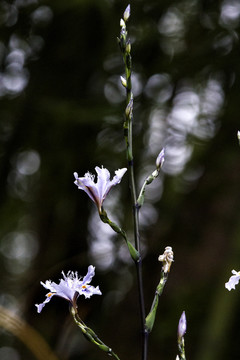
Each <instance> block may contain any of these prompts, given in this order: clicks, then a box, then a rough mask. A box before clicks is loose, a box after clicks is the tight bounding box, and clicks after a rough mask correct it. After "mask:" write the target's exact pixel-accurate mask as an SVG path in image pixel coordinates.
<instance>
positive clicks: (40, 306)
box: [35, 293, 56, 313]
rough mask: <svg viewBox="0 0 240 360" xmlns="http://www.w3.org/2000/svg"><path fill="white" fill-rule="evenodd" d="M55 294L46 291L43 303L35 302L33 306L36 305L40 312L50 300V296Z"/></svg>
mask: <svg viewBox="0 0 240 360" xmlns="http://www.w3.org/2000/svg"><path fill="white" fill-rule="evenodd" d="M54 295H56V294H55V293H48V294H47V295H46V299H45V301H44V302H43V303H41V304H35V306H36V307H37V312H38V313H40V312H41V311H42V309H43V308H44V306H45V305H46V304H47V303H48V302H49V301H50V300H51V298H52V297H53V296H54Z"/></svg>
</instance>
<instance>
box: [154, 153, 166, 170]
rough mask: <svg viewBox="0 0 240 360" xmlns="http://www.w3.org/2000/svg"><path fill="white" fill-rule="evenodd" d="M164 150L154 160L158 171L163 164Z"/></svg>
mask: <svg viewBox="0 0 240 360" xmlns="http://www.w3.org/2000/svg"><path fill="white" fill-rule="evenodd" d="M164 156H165V149H164V148H163V149H162V150H161V151H160V153H159V154H158V157H157V159H156V167H157V169H158V170H159V169H160V167H161V166H162V165H163V163H164Z"/></svg>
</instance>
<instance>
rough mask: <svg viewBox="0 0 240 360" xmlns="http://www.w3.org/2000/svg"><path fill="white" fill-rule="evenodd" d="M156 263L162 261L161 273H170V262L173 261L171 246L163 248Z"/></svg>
mask: <svg viewBox="0 0 240 360" xmlns="http://www.w3.org/2000/svg"><path fill="white" fill-rule="evenodd" d="M158 261H162V263H163V266H162V268H163V271H164V272H165V273H168V272H169V271H170V268H171V265H172V262H173V261H174V260H173V251H172V248H171V246H167V247H166V248H165V251H164V253H163V254H162V255H160V256H159V257H158Z"/></svg>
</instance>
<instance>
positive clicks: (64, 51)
mask: <svg viewBox="0 0 240 360" xmlns="http://www.w3.org/2000/svg"><path fill="white" fill-rule="evenodd" d="M127 4H128V3H127V2H126V1H120V0H116V1H114V0H102V1H99V0H88V1H84V0H68V1H63V0H58V1H37V0H15V1H6V0H2V1H1V2H0V26H1V28H0V102H1V105H0V128H1V130H0V156H1V158H0V273H1V277H0V288H1V293H0V304H1V308H0V310H1V311H0V315H1V317H0V325H1V332H0V334H1V335H0V358H1V359H2V360H6V359H11V360H22V359H24V360H28V359H35V358H37V357H35V355H34V349H35V352H36V353H37V354H38V358H39V359H43V358H45V359H46V358H49V359H50V355H48V356H46V355H45V351H47V350H46V349H45V346H47V345H46V344H45V343H43V341H45V342H46V343H47V344H48V345H49V346H50V348H51V350H52V351H53V352H54V353H55V355H56V357H57V358H58V359H62V360H67V359H69V360H74V359H79V358H81V359H83V360H84V359H88V360H90V359H104V358H106V355H105V354H104V353H101V352H99V350H98V349H95V348H94V347H93V345H91V344H89V343H87V341H86V340H85V339H84V338H83V337H82V335H81V333H80V331H79V329H78V328H77V327H76V326H75V324H73V322H72V319H71V318H70V315H69V312H68V304H67V303H66V302H64V300H62V299H60V298H54V299H53V300H52V301H51V303H50V304H49V305H48V306H47V307H46V308H44V310H43V312H42V313H41V314H40V315H39V314H37V313H36V308H35V306H34V304H35V303H39V302H41V301H43V300H44V298H45V293H46V292H45V291H44V289H43V288H42V287H41V285H40V283H39V282H40V280H43V281H45V280H47V279H52V280H55V281H56V280H58V279H59V277H60V273H61V271H62V270H64V271H68V270H69V269H70V270H74V271H75V270H76V271H78V272H79V274H82V275H85V274H86V271H87V267H88V265H89V264H93V265H94V266H96V276H95V278H94V281H93V284H94V285H99V286H100V289H101V290H102V292H103V296H101V297H100V296H95V297H93V298H91V299H90V300H84V298H83V299H82V298H80V299H79V309H80V314H81V316H82V318H83V319H84V320H85V322H86V323H87V324H89V326H92V327H93V328H94V329H95V331H96V332H97V333H98V334H99V336H100V337H101V338H102V339H103V340H104V341H105V342H106V343H107V344H109V345H110V346H112V348H113V349H114V351H115V352H117V354H118V355H119V357H120V358H121V359H128V360H131V359H137V358H139V352H140V350H139V349H140V346H139V338H140V335H139V318H138V316H139V314H138V303H137V295H136V291H137V289H136V281H135V280H136V279H135V268H134V266H133V264H132V262H131V260H130V259H129V255H128V253H127V251H126V249H125V247H124V244H122V240H121V239H119V238H118V237H117V236H115V235H114V234H112V232H111V231H110V229H108V228H107V226H104V225H103V224H102V223H100V221H99V219H98V216H97V211H96V208H95V206H94V204H93V203H92V202H91V200H90V199H88V197H87V195H86V194H84V193H83V192H81V191H79V190H78V189H77V187H76V186H75V185H74V184H73V172H74V171H77V172H78V173H79V174H80V175H83V174H84V173H85V172H87V171H88V170H89V171H91V172H94V167H95V166H96V165H98V166H101V165H104V166H105V167H107V168H108V169H109V170H110V171H111V173H112V174H113V172H114V171H115V170H116V169H118V168H121V167H124V166H126V160H125V158H126V156H125V152H124V150H125V144H124V140H123V131H122V124H123V112H124V106H125V103H124V91H123V89H122V88H121V84H120V81H119V76H120V75H123V72H124V68H123V64H122V59H121V55H120V52H119V49H118V45H117V41H116V37H117V36H118V34H119V19H120V17H121V16H122V13H123V11H124V9H125V7H126V6H127ZM131 7H132V14H131V21H130V23H129V33H130V37H131V41H132V55H133V64H134V65H133V68H134V73H133V90H134V95H135V103H134V119H135V123H134V154H135V165H136V177H137V184H138V189H139V188H140V186H141V184H142V182H143V180H144V178H145V176H147V175H148V174H150V172H151V171H153V170H154V166H155V165H154V164H155V158H156V156H157V154H158V153H159V151H160V150H161V148H162V147H163V146H165V148H166V161H165V163H164V167H163V172H162V174H161V176H160V177H159V178H158V179H157V180H155V182H154V183H153V184H152V186H151V187H149V188H148V189H147V192H146V202H145V205H144V207H143V208H142V210H141V235H142V245H143V253H144V265H143V272H144V289H145V296H146V307H147V309H149V307H150V305H151V301H152V298H153V294H154V291H155V286H156V284H157V283H158V280H159V273H160V264H159V263H158V261H157V258H158V255H159V254H161V253H163V251H164V248H165V246H172V247H173V249H174V253H175V262H174V264H173V266H172V270H171V273H170V276H169V280H168V282H167V285H166V288H165V290H164V294H163V296H162V297H161V301H160V304H159V312H158V315H157V319H156V325H155V327H154V330H153V332H152V334H151V336H150V349H149V359H152V360H156V359H166V360H167V359H175V357H176V353H177V344H176V331H177V324H178V320H179V317H180V315H181V313H182V311H183V310H185V311H186V315H187V320H188V329H187V334H186V338H185V341H186V354H187V358H189V359H192V360H193V359H194V360H202V359H204V360H215V359H217V360H222V359H226V358H227V359H239V357H240V349H239V345H238V340H239V336H240V331H239V315H240V310H239V309H240V307H239V304H240V294H239V288H238V289H237V290H236V291H235V292H234V291H232V292H228V291H227V290H226V289H225V288H224V283H225V282H226V281H227V279H228V278H229V276H230V271H231V270H232V269H235V270H239V263H240V257H239V253H240V221H239V220H240V199H239V196H240V195H239V194H240V190H239V184H240V148H239V145H238V140H237V136H236V134H237V130H238V129H239V128H240V119H239V111H240V51H239V21H240V5H239V1H238V0H222V1H212V0H202V1H201V0H185V1H184V0H183V1H181V0H178V1H171V0H167V1H165V0H162V1H159V0H148V1H143V0H138V1H133V2H132V3H131ZM105 207H106V209H107V210H108V212H109V214H111V217H112V218H114V219H115V220H116V221H117V222H118V223H119V224H121V225H122V226H123V228H125V229H126V230H127V231H128V234H129V236H130V237H131V234H132V230H131V229H132V221H131V204H130V201H129V189H128V179H127V176H126V175H125V177H124V178H123V180H122V183H121V185H119V186H118V187H116V188H114V189H113V190H112V191H111V193H110V194H109V197H108V199H107V200H106V202H105ZM23 321H24V322H25V323H26V324H28V325H29V326H30V327H26V326H25V327H23ZM33 329H35V332H34V330H33ZM31 346H32V348H31Z"/></svg>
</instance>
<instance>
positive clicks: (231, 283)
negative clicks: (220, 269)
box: [225, 270, 240, 291]
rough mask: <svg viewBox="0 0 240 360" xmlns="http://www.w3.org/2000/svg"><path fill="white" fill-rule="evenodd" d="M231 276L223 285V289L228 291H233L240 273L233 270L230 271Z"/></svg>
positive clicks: (239, 278)
mask: <svg viewBox="0 0 240 360" xmlns="http://www.w3.org/2000/svg"><path fill="white" fill-rule="evenodd" d="M232 274H233V275H232V276H231V277H230V279H229V280H228V282H226V283H225V288H226V289H228V290H229V291H230V290H232V289H234V290H235V286H236V285H237V284H238V283H239V280H240V271H238V272H237V271H235V270H232Z"/></svg>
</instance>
